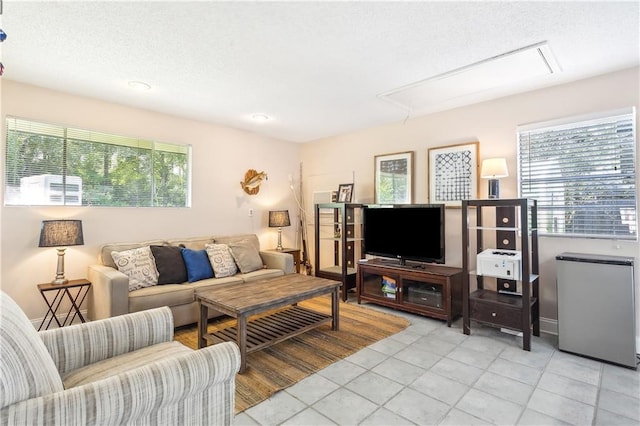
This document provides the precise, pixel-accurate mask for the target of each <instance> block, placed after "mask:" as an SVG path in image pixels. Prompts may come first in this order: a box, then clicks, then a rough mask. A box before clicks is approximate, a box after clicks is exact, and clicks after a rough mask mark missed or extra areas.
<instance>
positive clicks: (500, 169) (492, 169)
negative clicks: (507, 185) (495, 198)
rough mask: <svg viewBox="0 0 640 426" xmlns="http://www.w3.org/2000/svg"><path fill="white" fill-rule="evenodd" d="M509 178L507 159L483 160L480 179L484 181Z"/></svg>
mask: <svg viewBox="0 0 640 426" xmlns="http://www.w3.org/2000/svg"><path fill="white" fill-rule="evenodd" d="M507 176H509V170H508V169H507V159H506V158H487V159H486V160H482V167H481V168H480V177H481V178H484V179H498V178H503V177H507Z"/></svg>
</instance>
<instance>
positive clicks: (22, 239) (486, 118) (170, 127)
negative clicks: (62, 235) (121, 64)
mask: <svg viewBox="0 0 640 426" xmlns="http://www.w3.org/2000/svg"><path fill="white" fill-rule="evenodd" d="M639 80H640V72H639V69H638V68H634V69H630V70H625V71H621V72H617V73H612V74H608V75H605V76H600V77H596V78H592V79H588V80H583V81H579V82H576V83H572V84H567V85H561V86H557V87H552V88H549V89H544V90H538V91H534V92H529V93H525V94H522V95H517V96H512V97H507V98H503V99H499V100H495V101H490V102H485V103H481V104H477V105H472V106H468V107H463V108H458V109H454V110H450V111H446V112H442V113H438V114H431V115H428V116H423V117H415V118H410V119H409V120H407V121H406V122H401V123H393V124H389V125H386V126H380V127H376V128H370V129H365V130H361V131H357V132H353V133H349V134H344V135H340V136H335V137H331V138H326V139H322V140H318V141H314V142H310V143H307V144H303V145H298V144H292V143H287V142H283V141H278V140H273V139H268V138H264V137H260V136H257V135H255V134H251V133H247V132H242V131H237V130H233V129H229V128H225V127H221V126H214V125H210V124H205V123H201V122H196V121H191V120H186V119H181V118H177V117H172V116H167V115H162V114H156V113H152V112H148V111H143V110H139V109H133V108H128V107H124V106H120V105H115V104H109V103H103V102H98V101H95V100H91V99H86V98H80V97H77V96H73V95H69V94H63V93H58V92H53V91H49V90H44V89H41V88H37V87H33V86H27V85H22V84H18V83H15V82H11V81H7V80H4V81H3V83H2V86H1V88H2V105H1V107H2V111H1V113H2V114H3V115H2V118H3V122H4V116H5V114H6V115H13V116H18V117H23V118H29V119H34V120H44V121H49V122H53V123H58V124H68V125H73V126H78V127H83V128H88V129H92V130H100V131H105V132H112V133H118V134H123V135H130V136H140V137H145V138H154V139H157V140H162V141H169V142H177V143H185V144H192V145H193V159H194V167H193V170H194V174H193V182H194V183H193V206H192V207H191V208H189V209H148V208H140V209H135V208H132V209H122V208H71V207H64V208H62V207H59V208H52V207H47V208H44V207H2V210H1V211H0V218H1V220H2V244H1V246H0V261H1V265H0V266H1V274H0V277H1V279H2V281H1V286H2V289H3V290H4V291H6V292H8V293H9V294H10V295H11V296H12V297H14V298H16V299H17V300H18V302H19V303H20V305H21V306H22V307H23V309H25V311H27V315H28V316H29V317H30V318H39V317H41V316H42V315H43V314H44V312H45V306H44V302H42V301H41V300H40V296H39V295H38V293H37V290H36V287H35V284H37V283H39V282H46V281H49V280H50V279H52V278H53V276H54V275H55V251H54V250H53V249H40V248H38V247H36V246H37V238H38V232H39V226H40V221H41V220H43V219H50V218H67V217H77V218H80V219H82V220H83V223H84V228H85V243H86V245H85V246H81V247H72V248H69V249H68V250H67V264H66V270H67V276H68V277H73V278H75V277H83V276H85V274H86V272H85V271H86V267H87V265H88V264H90V263H92V262H93V261H94V259H95V257H96V254H97V249H98V246H99V245H100V244H102V243H104V242H109V241H136V240H142V239H147V238H157V237H164V236H189V235H201V234H208V233H236V232H255V233H258V235H259V236H260V238H261V241H262V245H263V247H264V246H266V247H269V246H275V242H276V233H275V232H274V231H273V230H269V229H268V228H267V227H266V214H267V211H268V210H269V209H270V208H271V207H272V206H274V207H277V208H288V209H289V210H290V212H291V213H292V215H293V213H294V212H295V211H296V210H295V201H294V200H293V197H292V196H291V191H290V190H289V182H288V178H289V175H292V176H294V178H296V179H297V178H298V166H299V161H302V164H303V182H304V187H305V203H306V206H307V209H306V211H307V214H308V215H309V218H310V219H311V220H310V222H313V220H312V217H313V209H312V204H311V201H312V198H311V196H312V193H313V192H314V191H324V190H335V189H337V187H338V184H340V183H348V182H352V181H353V182H355V195H354V197H355V198H354V200H355V201H357V202H363V203H366V202H372V201H373V157H374V155H378V154H387V153H393V152H400V151H414V152H415V175H414V181H415V187H414V194H415V195H414V200H415V202H417V203H424V202H428V195H427V179H426V176H427V150H428V148H430V147H436V146H444V145H451V144H457V143H464V142H470V141H479V142H480V158H481V159H482V158H487V157H491V156H505V157H507V159H508V163H509V169H510V173H511V176H510V177H509V178H507V179H503V180H502V181H501V195H502V196H503V197H515V196H517V189H516V173H515V170H516V158H515V154H516V142H515V131H516V126H518V125H520V124H525V123H531V122H537V121H544V120H550V119H554V118H560V117H566V116H573V115H580V114H588V113H592V112H597V111H606V110H612V109H617V108H622V107H629V106H636V107H637V106H639V103H640V102H639V100H640V99H639V96H640V95H639V93H640V87H639V83H638V82H639ZM0 81H2V80H0ZM2 132H3V133H2V140H3V141H4V140H5V136H4V126H2ZM3 155H4V151H3ZM0 163H1V164H2V165H1V166H0V167H4V160H3V161H1V162H0ZM248 168H255V169H259V170H265V171H266V172H267V173H268V174H269V180H268V181H267V183H266V184H265V185H264V186H263V189H261V191H260V194H258V195H257V196H254V197H249V196H247V195H245V194H244V193H243V192H242V191H241V189H240V186H239V181H240V180H241V178H242V176H243V175H244V172H245V171H246V170H247V169H248ZM2 176H3V179H4V174H2ZM480 190H481V192H480V196H481V197H486V182H485V181H481V182H480ZM249 208H254V209H255V211H256V213H255V216H254V217H253V218H249V217H248V210H249ZM293 217H294V216H292V219H293ZM460 222H461V218H460V210H459V209H448V210H447V214H446V228H447V242H446V244H447V253H446V256H447V264H449V265H452V266H460V264H461V250H462V249H461V245H460V231H461V223H460ZM311 225H312V224H311V223H310V226H309V228H308V235H309V237H310V238H311V239H312V238H313V228H312V226H311ZM283 238H284V243H285V245H290V244H293V243H294V240H295V227H293V226H292V227H289V228H285V229H284V236H283ZM312 242H313V241H309V247H310V248H311V249H312V247H313V245H312ZM540 248H541V257H540V262H541V275H542V277H541V293H542V301H541V302H542V303H541V315H542V316H543V317H544V318H546V319H550V320H551V321H547V322H546V323H545V324H546V326H547V328H548V329H550V330H553V326H554V324H553V319H555V318H556V312H555V310H556V302H555V299H556V297H555V255H556V254H558V253H561V252H563V251H578V252H591V253H605V254H613V255H626V256H633V257H635V258H636V259H637V258H638V257H639V256H640V247H639V245H638V242H627V241H608V240H590V239H568V238H542V240H541V243H540ZM638 276H640V275H639V274H638V267H637V266H636V277H638ZM639 289H640V284H638V285H637V286H636V293H637V294H638V293H639V292H640V290H639ZM638 299H639V298H638V295H636V306H640V300H638ZM636 329H637V330H638V332H639V333H640V324H638V326H637V327H636Z"/></svg>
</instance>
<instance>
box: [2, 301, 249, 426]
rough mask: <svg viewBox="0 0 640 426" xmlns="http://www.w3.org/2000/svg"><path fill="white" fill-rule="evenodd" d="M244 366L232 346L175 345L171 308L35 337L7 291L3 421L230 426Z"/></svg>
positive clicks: (4, 319)
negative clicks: (198, 348)
mask: <svg viewBox="0 0 640 426" xmlns="http://www.w3.org/2000/svg"><path fill="white" fill-rule="evenodd" d="M239 366H240V353H239V351H238V348H237V346H236V345H235V344H234V343H222V344H218V345H214V346H209V347H207V348H204V349H200V350H197V351H194V350H191V349H189V348H187V347H185V346H183V345H182V344H180V343H178V342H175V341H173V316H172V314H171V311H170V309H169V308H166V307H165V308H158V309H153V310H148V311H142V312H137V313H134V314H127V315H122V316H119V317H114V318H109V319H106V320H100V321H94V322H89V323H85V324H79V325H74V326H70V327H65V328H59V329H54V330H49V331H43V332H36V330H35V329H34V327H33V325H32V324H31V323H30V322H29V320H28V318H27V317H26V315H25V314H24V313H23V312H22V310H21V309H20V308H19V306H18V305H17V304H16V303H15V302H14V301H13V300H12V299H11V298H10V297H9V296H8V295H6V294H5V293H4V292H2V293H1V299H0V424H2V425H31V424H37V425H124V424H126V425H158V424H167V425H177V424H181V425H228V424H232V423H233V419H234V402H235V376H236V373H237V372H238V369H239Z"/></svg>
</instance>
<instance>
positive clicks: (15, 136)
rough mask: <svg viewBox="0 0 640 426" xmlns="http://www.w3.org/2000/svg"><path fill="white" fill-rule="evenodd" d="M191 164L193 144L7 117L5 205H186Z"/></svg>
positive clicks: (187, 203)
mask: <svg viewBox="0 0 640 426" xmlns="http://www.w3.org/2000/svg"><path fill="white" fill-rule="evenodd" d="M189 168H190V147H189V146H182V145H175V144H168V143H160V142H153V141H146V140H140V139H135V138H127V137H122V136H117V135H108V134H103V133H98V132H91V131H85V130H79V129H71V128H64V127H61V126H56V125H49V124H44V123H36V122H30V121H26V120H21V119H15V118H8V119H7V145H6V167H5V171H6V179H5V204H14V205H52V204H65V205H70V204H75V205H78V204H81V205H85V206H118V207H186V206H188V205H189V173H190V170H189ZM45 181H46V182H48V183H42V182H45ZM78 182H80V187H81V194H78V195H79V196H78V197H75V195H74V194H73V192H74V191H76V190H78V189H79V188H78ZM56 191H60V192H61V193H60V194H58V193H57V192H56Z"/></svg>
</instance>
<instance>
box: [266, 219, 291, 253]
mask: <svg viewBox="0 0 640 426" xmlns="http://www.w3.org/2000/svg"><path fill="white" fill-rule="evenodd" d="M283 226H291V221H290V220H289V210H272V211H270V212H269V228H278V246H277V247H276V250H282V227H283Z"/></svg>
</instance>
